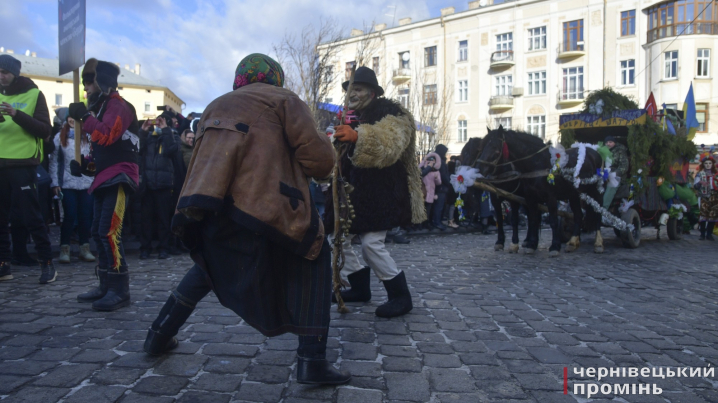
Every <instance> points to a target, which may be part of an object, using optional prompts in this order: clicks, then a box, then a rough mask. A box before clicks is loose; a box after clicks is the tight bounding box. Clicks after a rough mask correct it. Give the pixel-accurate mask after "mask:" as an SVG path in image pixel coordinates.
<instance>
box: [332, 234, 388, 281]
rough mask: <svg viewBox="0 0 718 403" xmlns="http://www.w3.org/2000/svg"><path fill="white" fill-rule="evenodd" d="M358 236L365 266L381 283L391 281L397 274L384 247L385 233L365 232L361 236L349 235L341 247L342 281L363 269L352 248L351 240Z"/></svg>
mask: <svg viewBox="0 0 718 403" xmlns="http://www.w3.org/2000/svg"><path fill="white" fill-rule="evenodd" d="M355 236H359V239H361V255H362V258H363V259H364V261H365V262H366V265H367V266H369V267H371V268H372V270H374V273H375V274H376V276H377V277H379V279H380V280H382V281H387V280H391V279H393V278H394V277H396V276H397V275H398V274H399V269H397V267H396V262H395V261H394V259H392V258H391V255H389V251H388V250H386V248H385V247H384V246H385V245H384V239H385V238H386V231H376V232H365V233H362V234H358V235H355V234H349V236H347V237H346V241H345V242H344V244H343V245H342V249H343V250H344V260H345V261H344V268H343V269H342V271H341V276H342V279H344V280H347V276H348V275H350V274H352V273H355V272H357V271H359V270H361V269H363V268H364V265H362V264H361V262H359V257H358V256H357V254H356V253H355V252H354V249H353V248H352V238H354V237H355Z"/></svg>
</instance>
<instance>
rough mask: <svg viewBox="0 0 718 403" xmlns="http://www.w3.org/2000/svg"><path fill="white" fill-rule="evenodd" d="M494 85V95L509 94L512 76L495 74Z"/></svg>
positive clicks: (511, 86)
mask: <svg viewBox="0 0 718 403" xmlns="http://www.w3.org/2000/svg"><path fill="white" fill-rule="evenodd" d="M495 80H496V86H495V87H494V88H495V92H494V95H495V96H500V95H511V89H512V88H513V76H512V75H510V74H509V75H505V76H496V78H495Z"/></svg>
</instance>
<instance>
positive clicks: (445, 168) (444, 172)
mask: <svg viewBox="0 0 718 403" xmlns="http://www.w3.org/2000/svg"><path fill="white" fill-rule="evenodd" d="M447 151H449V149H448V148H446V146H445V145H443V144H439V145H437V146H436V150H435V151H434V152H435V153H437V154H438V155H439V157H441V168H439V175H441V185H440V186H438V187H437V188H436V193H447V192H448V191H449V189H450V188H451V177H450V176H449V165H448V164H447V162H446V152H447Z"/></svg>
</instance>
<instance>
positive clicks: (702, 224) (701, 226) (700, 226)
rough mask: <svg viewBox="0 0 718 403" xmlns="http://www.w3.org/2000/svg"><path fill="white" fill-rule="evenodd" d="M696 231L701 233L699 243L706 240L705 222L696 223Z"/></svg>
mask: <svg viewBox="0 0 718 403" xmlns="http://www.w3.org/2000/svg"><path fill="white" fill-rule="evenodd" d="M698 230H699V231H700V232H701V236H700V237H699V238H698V240H700V241H705V240H706V222H705V221H701V222H699V223H698Z"/></svg>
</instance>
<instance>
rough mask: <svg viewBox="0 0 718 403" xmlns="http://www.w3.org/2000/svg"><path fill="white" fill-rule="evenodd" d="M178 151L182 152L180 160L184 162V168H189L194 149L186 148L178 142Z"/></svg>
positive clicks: (185, 145)
mask: <svg viewBox="0 0 718 403" xmlns="http://www.w3.org/2000/svg"><path fill="white" fill-rule="evenodd" d="M180 150H181V151H182V160H183V161H184V167H185V169H187V167H189V161H190V160H191V159H192V153H193V152H194V147H191V146H188V145H187V144H185V143H183V142H180Z"/></svg>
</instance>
